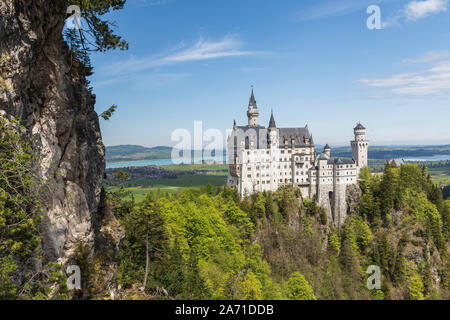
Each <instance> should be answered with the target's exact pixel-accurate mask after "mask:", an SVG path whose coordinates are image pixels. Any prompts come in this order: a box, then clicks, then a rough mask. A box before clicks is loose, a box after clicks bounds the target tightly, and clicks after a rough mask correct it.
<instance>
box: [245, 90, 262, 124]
mask: <svg viewBox="0 0 450 320" xmlns="http://www.w3.org/2000/svg"><path fill="white" fill-rule="evenodd" d="M258 116H259V110H258V107H257V106H256V100H255V95H254V94H253V89H252V95H251V97H250V101H249V103H248V111H247V117H248V125H249V126H251V127H255V126H257V125H258Z"/></svg>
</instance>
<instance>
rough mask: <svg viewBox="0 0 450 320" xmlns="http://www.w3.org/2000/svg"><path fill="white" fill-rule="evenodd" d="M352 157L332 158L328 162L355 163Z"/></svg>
mask: <svg viewBox="0 0 450 320" xmlns="http://www.w3.org/2000/svg"><path fill="white" fill-rule="evenodd" d="M354 163H355V161H353V160H352V159H341V158H330V159H328V164H354Z"/></svg>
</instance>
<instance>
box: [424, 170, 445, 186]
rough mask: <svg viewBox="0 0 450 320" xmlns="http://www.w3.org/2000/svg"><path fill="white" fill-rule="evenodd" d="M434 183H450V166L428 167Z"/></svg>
mask: <svg viewBox="0 0 450 320" xmlns="http://www.w3.org/2000/svg"><path fill="white" fill-rule="evenodd" d="M428 172H429V173H430V175H431V178H432V179H433V182H434V183H437V184H445V185H450V167H437V168H432V167H428Z"/></svg>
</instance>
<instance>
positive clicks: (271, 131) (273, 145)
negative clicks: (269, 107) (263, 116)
mask: <svg viewBox="0 0 450 320" xmlns="http://www.w3.org/2000/svg"><path fill="white" fill-rule="evenodd" d="M267 131H268V137H267V138H268V139H267V142H268V144H269V145H268V148H269V149H274V150H277V148H278V144H279V140H278V129H277V126H276V124H275V118H274V117H273V112H272V113H271V115H270V121H269V127H268V128H267Z"/></svg>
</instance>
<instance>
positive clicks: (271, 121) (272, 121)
mask: <svg viewBox="0 0 450 320" xmlns="http://www.w3.org/2000/svg"><path fill="white" fill-rule="evenodd" d="M276 127H277V126H276V124H275V119H274V117H273V112H272V113H271V114H270V121H269V128H276Z"/></svg>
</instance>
